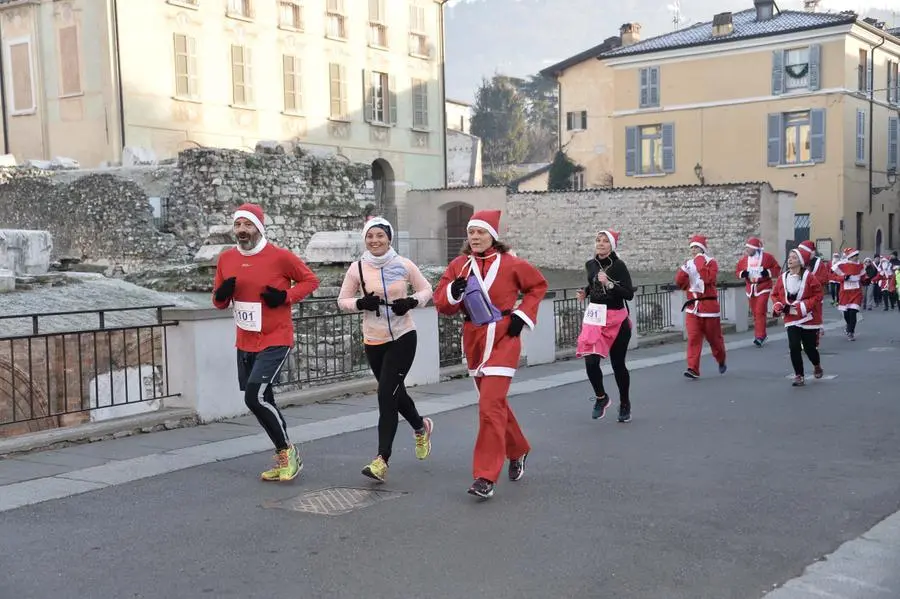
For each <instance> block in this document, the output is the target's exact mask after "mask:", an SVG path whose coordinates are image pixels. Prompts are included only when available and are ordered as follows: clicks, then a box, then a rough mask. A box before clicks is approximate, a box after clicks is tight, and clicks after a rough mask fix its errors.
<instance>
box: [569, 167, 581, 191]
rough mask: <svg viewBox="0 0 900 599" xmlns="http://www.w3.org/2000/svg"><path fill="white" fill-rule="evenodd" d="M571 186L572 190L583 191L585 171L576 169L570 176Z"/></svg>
mask: <svg viewBox="0 0 900 599" xmlns="http://www.w3.org/2000/svg"><path fill="white" fill-rule="evenodd" d="M569 188H570V189H571V190H572V191H581V190H582V189H584V171H575V172H574V173H572V175H571V176H570V177H569Z"/></svg>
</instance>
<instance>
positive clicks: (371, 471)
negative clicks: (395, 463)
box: [362, 456, 388, 483]
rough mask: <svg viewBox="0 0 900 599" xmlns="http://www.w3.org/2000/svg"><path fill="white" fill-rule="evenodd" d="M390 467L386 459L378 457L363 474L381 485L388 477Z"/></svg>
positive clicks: (364, 469)
mask: <svg viewBox="0 0 900 599" xmlns="http://www.w3.org/2000/svg"><path fill="white" fill-rule="evenodd" d="M387 469H388V465H387V462H385V461H384V458H382V457H381V456H378V457H377V458H375V459H374V460H372V462H371V463H370V464H369V465H368V466H366V467H365V468H363V469H362V473H363V474H365V475H366V476H368V477H369V478H374V479H375V480H377V481H378V482H380V483H383V482H384V479H385V477H386V476H387Z"/></svg>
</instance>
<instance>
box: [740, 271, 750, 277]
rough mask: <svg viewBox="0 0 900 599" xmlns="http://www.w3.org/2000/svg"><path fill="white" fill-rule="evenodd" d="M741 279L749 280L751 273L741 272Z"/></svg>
mask: <svg viewBox="0 0 900 599" xmlns="http://www.w3.org/2000/svg"><path fill="white" fill-rule="evenodd" d="M741 278H742V279H749V278H750V273H749V272H748V271H746V270H742V271H741Z"/></svg>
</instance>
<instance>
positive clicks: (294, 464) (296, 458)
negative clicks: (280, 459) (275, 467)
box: [278, 445, 303, 482]
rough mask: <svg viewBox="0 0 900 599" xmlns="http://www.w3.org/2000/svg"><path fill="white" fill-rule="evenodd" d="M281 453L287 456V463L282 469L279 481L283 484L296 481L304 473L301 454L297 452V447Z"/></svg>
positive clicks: (292, 446)
mask: <svg viewBox="0 0 900 599" xmlns="http://www.w3.org/2000/svg"><path fill="white" fill-rule="evenodd" d="M279 453H284V454H285V455H286V457H287V463H286V464H285V465H284V467H283V468H282V469H281V473H280V474H279V476H278V480H280V481H281V482H287V481H289V480H294V479H295V478H297V476H298V475H299V474H300V473H301V472H302V471H303V461H302V460H301V459H300V453H299V452H298V451H297V447H296V446H294V445H291V446H290V447H288V448H287V450H285V451H284V452H279Z"/></svg>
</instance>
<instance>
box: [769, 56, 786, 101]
mask: <svg viewBox="0 0 900 599" xmlns="http://www.w3.org/2000/svg"><path fill="white" fill-rule="evenodd" d="M783 93H784V50H775V51H774V52H773V53H772V95H773V96H780V95H781V94H783Z"/></svg>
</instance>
